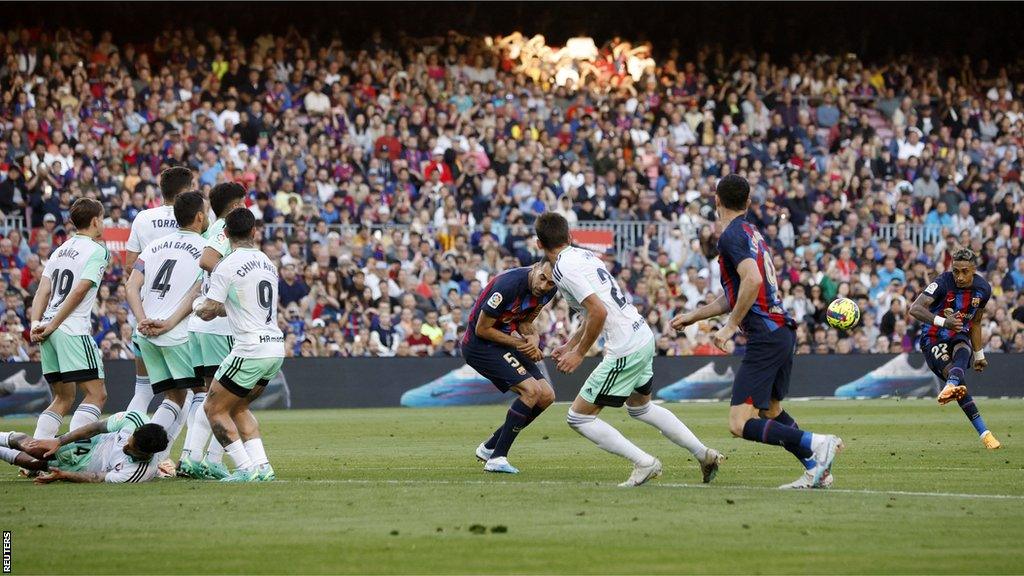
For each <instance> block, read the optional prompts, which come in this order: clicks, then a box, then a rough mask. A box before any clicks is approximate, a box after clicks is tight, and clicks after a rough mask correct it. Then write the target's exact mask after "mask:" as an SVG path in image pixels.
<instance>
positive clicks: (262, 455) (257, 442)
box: [242, 438, 270, 466]
mask: <svg viewBox="0 0 1024 576" xmlns="http://www.w3.org/2000/svg"><path fill="white" fill-rule="evenodd" d="M242 445H243V446H245V453H246V454H248V455H249V460H252V465H253V466H262V465H264V464H269V463H270V461H269V460H267V452H266V451H265V450H264V449H263V439H262V438H253V439H252V440H246V441H245V442H244V443H243V444H242Z"/></svg>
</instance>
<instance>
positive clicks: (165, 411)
mask: <svg viewBox="0 0 1024 576" xmlns="http://www.w3.org/2000/svg"><path fill="white" fill-rule="evenodd" d="M179 416H181V406H178V405H177V404H176V403H175V402H174V401H173V400H164V401H163V402H161V403H160V406H159V407H157V409H156V412H154V413H153V419H152V420H151V421H152V422H153V424H159V425H160V426H162V427H163V429H164V430H166V431H167V436H168V438H170V437H171V432H172V430H171V429H172V428H173V427H174V421H175V420H177V419H178V417H179ZM171 441H172V442H173V440H171Z"/></svg>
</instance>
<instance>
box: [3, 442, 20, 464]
mask: <svg viewBox="0 0 1024 576" xmlns="http://www.w3.org/2000/svg"><path fill="white" fill-rule="evenodd" d="M18 454H21V451H20V450H15V449H13V448H4V447H2V446H0V460H3V461H4V462H7V463H8V464H14V459H15V458H17V457H18Z"/></svg>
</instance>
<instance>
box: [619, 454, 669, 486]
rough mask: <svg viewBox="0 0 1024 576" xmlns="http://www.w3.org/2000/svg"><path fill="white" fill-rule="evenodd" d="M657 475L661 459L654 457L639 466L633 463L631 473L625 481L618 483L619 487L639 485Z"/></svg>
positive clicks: (659, 470)
mask: <svg viewBox="0 0 1024 576" xmlns="http://www.w3.org/2000/svg"><path fill="white" fill-rule="evenodd" d="M658 476H661V460H658V459H657V458H654V459H653V461H652V462H651V463H650V464H648V465H646V466H641V465H639V464H636V465H634V466H633V473H632V474H630V475H629V478H628V479H627V480H626V481H625V482H623V483H622V484H619V486H620V487H621V488H632V487H634V486H640V485H641V484H645V483H646V482H647V481H648V480H651V479H652V478H657V477H658Z"/></svg>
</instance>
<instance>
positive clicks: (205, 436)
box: [181, 394, 224, 462]
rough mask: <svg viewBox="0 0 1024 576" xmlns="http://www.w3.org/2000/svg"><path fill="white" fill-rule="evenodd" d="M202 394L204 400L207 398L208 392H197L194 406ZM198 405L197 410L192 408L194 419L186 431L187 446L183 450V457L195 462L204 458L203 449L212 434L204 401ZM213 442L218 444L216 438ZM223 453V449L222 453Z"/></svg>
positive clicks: (193, 401)
mask: <svg viewBox="0 0 1024 576" xmlns="http://www.w3.org/2000/svg"><path fill="white" fill-rule="evenodd" d="M200 396H202V397H203V400H205V399H206V394H196V395H195V397H193V398H192V406H195V405H196V398H199V397H200ZM198 406H199V407H198V408H197V409H196V410H194V411H192V410H190V412H191V418H192V419H191V420H189V423H188V432H186V433H185V447H184V448H182V451H181V456H182V458H184V457H188V458H189V459H191V460H193V461H195V462H199V461H200V460H202V459H203V450H204V449H205V448H206V444H207V442H209V441H210V435H211V429H210V421H209V420H208V419H207V418H206V410H204V409H203V405H202V401H200V403H199V405H198ZM213 444H217V442H216V440H215V441H214V442H213V443H212V444H211V446H212V445H213ZM217 446H220V444H217ZM223 453H224V452H223V450H221V454H223Z"/></svg>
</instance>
